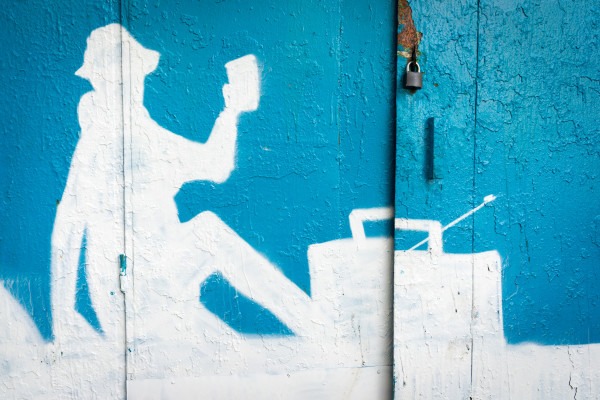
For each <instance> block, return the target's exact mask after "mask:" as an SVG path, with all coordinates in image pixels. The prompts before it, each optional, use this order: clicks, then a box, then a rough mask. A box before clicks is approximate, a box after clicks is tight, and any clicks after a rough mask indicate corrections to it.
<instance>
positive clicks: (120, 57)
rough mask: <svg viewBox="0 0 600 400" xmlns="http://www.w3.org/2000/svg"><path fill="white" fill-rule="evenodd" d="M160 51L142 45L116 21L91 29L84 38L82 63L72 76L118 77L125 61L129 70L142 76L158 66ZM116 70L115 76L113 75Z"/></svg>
mask: <svg viewBox="0 0 600 400" xmlns="http://www.w3.org/2000/svg"><path fill="white" fill-rule="evenodd" d="M159 58H160V54H159V53H158V52H156V51H154V50H149V49H147V48H145V47H144V46H142V45H141V44H140V43H139V42H138V41H137V40H135V39H134V38H133V36H131V34H130V33H129V32H128V31H127V30H126V29H125V28H123V27H122V26H121V25H119V24H110V25H106V26H103V27H101V28H98V29H95V30H94V31H92V33H91V34H90V36H89V37H88V39H87V48H86V50H85V54H84V57H83V60H84V61H83V65H82V66H81V68H79V69H78V70H77V71H76V72H75V75H77V76H79V77H81V78H85V79H88V80H90V81H93V80H94V79H97V78H101V79H106V80H108V79H111V78H112V79H117V78H118V79H119V80H120V75H121V68H122V67H124V66H126V65H127V64H129V66H128V67H129V68H127V70H128V71H130V73H132V74H134V73H141V74H143V75H144V76H146V75H148V74H150V73H151V72H153V71H154V70H155V69H156V67H157V66H158V60H159ZM117 72H118V76H113V75H114V74H115V73H117Z"/></svg>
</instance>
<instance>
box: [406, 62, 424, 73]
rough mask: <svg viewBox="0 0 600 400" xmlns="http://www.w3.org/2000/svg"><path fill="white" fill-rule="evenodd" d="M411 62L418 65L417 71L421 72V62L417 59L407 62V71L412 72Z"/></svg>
mask: <svg viewBox="0 0 600 400" xmlns="http://www.w3.org/2000/svg"><path fill="white" fill-rule="evenodd" d="M411 64H415V65H416V66H417V73H421V67H420V66H419V63H418V62H416V61H412V60H411V61H409V62H408V63H406V72H410V65H411Z"/></svg>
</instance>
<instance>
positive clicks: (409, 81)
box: [404, 61, 423, 90]
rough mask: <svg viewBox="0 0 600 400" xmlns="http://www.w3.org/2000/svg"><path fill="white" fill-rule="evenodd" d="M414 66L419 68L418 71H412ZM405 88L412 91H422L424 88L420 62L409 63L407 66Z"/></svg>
mask: <svg viewBox="0 0 600 400" xmlns="http://www.w3.org/2000/svg"><path fill="white" fill-rule="evenodd" d="M413 64H414V65H416V66H417V70H416V71H412V70H411V65H413ZM404 86H405V87H406V88H407V89H410V90H416V89H421V88H422V87H423V74H422V73H421V67H419V63H418V62H416V61H409V62H408V64H406V81H405V85H404Z"/></svg>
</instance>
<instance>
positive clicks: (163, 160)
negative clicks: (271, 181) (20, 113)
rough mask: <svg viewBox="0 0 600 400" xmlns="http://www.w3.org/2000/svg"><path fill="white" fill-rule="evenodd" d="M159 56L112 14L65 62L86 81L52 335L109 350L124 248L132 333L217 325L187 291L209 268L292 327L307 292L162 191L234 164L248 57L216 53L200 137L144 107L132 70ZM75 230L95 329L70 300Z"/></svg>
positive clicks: (253, 71)
mask: <svg viewBox="0 0 600 400" xmlns="http://www.w3.org/2000/svg"><path fill="white" fill-rule="evenodd" d="M159 57H160V55H159V53H157V52H155V51H152V50H149V49H146V48H144V47H143V46H142V45H141V44H139V43H138V42H137V41H136V40H135V39H134V38H133V37H132V36H131V35H130V34H129V33H128V32H127V31H126V30H125V29H124V28H122V27H121V26H120V25H118V24H112V25H108V26H105V27H102V28H99V29H96V30H95V31H93V32H92V33H91V35H90V36H89V38H88V40H87V49H86V51H85V56H84V64H83V66H82V67H81V68H80V69H79V70H78V71H77V72H76V74H77V75H78V76H80V77H82V78H85V79H87V80H89V81H90V82H91V84H92V86H93V89H94V90H93V91H91V92H89V93H87V94H85V95H84V96H83V97H82V98H81V101H80V103H79V107H78V115H79V123H80V126H81V137H80V139H79V142H78V144H77V148H76V150H75V153H74V155H73V159H72V163H71V168H70V171H69V175H68V179H67V184H66V188H65V191H64V193H63V196H62V199H61V202H60V205H59V206H58V211H57V215H56V221H55V225H54V230H53V234H52V296H51V297H52V310H53V327H54V334H55V338H56V342H57V343H59V344H60V343H62V344H64V345H65V346H68V343H70V342H72V341H74V340H75V341H76V340H79V341H80V342H84V341H86V340H88V339H89V338H90V337H96V338H100V339H97V340H100V341H101V342H102V343H104V344H106V345H107V346H109V347H110V348H114V349H115V351H119V349H122V347H123V343H124V331H125V326H124V320H125V315H124V299H123V297H122V294H121V292H120V290H119V289H120V281H119V264H118V259H119V255H120V254H125V253H127V257H129V259H131V260H133V265H134V266H133V271H130V274H132V275H133V277H134V281H133V282H134V283H133V290H132V292H131V294H128V296H127V301H128V302H129V301H131V302H133V303H132V304H133V308H132V310H133V314H134V315H133V316H131V315H128V316H127V318H128V319H129V318H133V321H134V324H135V329H136V332H135V337H136V338H140V340H141V341H146V342H149V341H151V339H152V338H162V339H164V340H165V341H167V340H170V341H173V340H175V341H177V340H178V339H177V335H180V336H181V335H182V332H184V334H186V335H188V336H189V335H193V334H196V335H199V334H200V331H201V330H204V329H206V328H207V327H209V328H210V327H214V328H219V327H221V326H222V325H219V324H220V322H218V321H216V317H214V316H213V315H210V313H208V312H207V311H206V310H205V309H204V308H203V307H202V305H201V304H200V302H199V288H200V284H201V283H202V282H203V281H204V280H205V279H206V278H207V277H208V276H210V275H211V274H212V273H214V272H219V273H221V274H222V275H223V276H224V277H225V278H226V279H227V280H228V281H229V282H230V283H231V284H232V285H233V286H234V287H236V289H237V290H239V291H240V292H242V293H243V294H245V295H246V296H248V297H250V298H252V299H254V300H255V301H256V302H257V303H259V304H261V305H262V306H264V307H265V308H267V309H269V310H270V311H271V312H273V313H274V314H275V315H276V316H277V317H278V318H280V319H281V320H282V322H283V323H284V324H286V325H287V326H288V327H290V328H291V329H292V330H293V331H294V332H295V333H298V334H302V330H303V329H309V328H308V327H307V325H306V324H304V323H303V322H302V320H303V319H306V318H307V317H309V314H310V313H311V312H312V311H311V310H313V306H312V305H311V302H310V298H309V297H308V296H307V295H306V294H305V293H304V292H303V291H302V290H300V289H299V288H298V287H297V286H296V285H295V284H293V282H291V281H290V280H289V279H287V278H286V277H285V276H284V275H283V274H282V273H281V272H280V271H279V270H278V269H277V268H276V267H275V266H273V265H272V264H271V263H269V261H268V260H267V259H266V258H265V257H264V256H262V255H261V254H259V253H258V252H256V251H255V250H254V249H253V248H252V247H251V246H250V245H248V243H246V242H245V241H244V240H243V239H241V238H240V237H239V236H238V235H237V234H236V233H235V232H234V231H233V230H232V229H231V228H230V227H228V226H227V225H226V224H225V223H224V222H223V221H222V220H221V219H220V218H219V217H218V216H217V215H215V214H214V213H212V212H208V211H207V212H203V213H201V214H199V215H198V216H196V217H195V218H194V219H192V220H191V221H189V222H186V223H181V222H180V221H179V219H178V214H177V207H176V204H175V201H174V196H175V195H176V193H177V192H178V190H179V189H180V188H181V186H182V185H183V184H184V183H185V182H187V181H192V180H208V181H212V182H216V183H221V182H224V181H225V180H226V179H227V178H228V177H229V175H230V174H231V172H232V171H233V170H234V168H235V154H236V140H237V124H238V119H239V116H240V114H241V113H244V112H251V111H254V110H256V109H257V107H258V104H259V97H260V91H259V75H258V67H257V63H256V59H255V57H254V56H253V55H247V56H244V57H242V58H239V59H237V60H234V61H231V62H229V63H227V64H226V65H225V67H226V69H227V75H228V78H229V83H228V84H225V85H224V86H223V96H224V100H225V107H224V109H223V111H221V113H220V114H219V116H218V118H217V120H216V121H215V124H214V127H213V129H212V132H211V135H210V137H209V139H208V141H207V142H206V143H198V142H194V141H190V140H187V139H185V138H183V137H181V136H179V135H176V134H174V133H172V132H169V131H167V130H166V129H164V128H162V127H161V126H159V125H158V124H157V123H156V122H155V121H154V120H152V118H151V117H150V115H149V113H148V111H147V110H146V108H145V107H144V104H143V100H144V80H145V78H146V76H147V75H148V74H150V73H151V72H152V71H154V70H155V69H156V67H157V65H158V61H159ZM124 154H125V158H124ZM124 160H125V161H126V162H125V163H124ZM124 176H125V177H127V176H129V177H130V179H125V180H124ZM124 188H125V189H124ZM124 190H125V192H124ZM124 199H125V203H126V204H127V206H126V207H130V209H128V210H127V212H129V211H132V216H133V221H132V228H131V229H132V230H131V235H132V243H133V248H132V249H127V251H125V248H124V247H125V245H124V241H123V237H124V233H125V230H126V228H125V224H124V216H125V215H126V212H125V211H126V210H125V209H124ZM127 229H129V228H127ZM84 237H85V244H86V246H85V257H84V258H85V260H84V262H85V265H86V276H87V284H88V287H89V293H90V298H91V303H92V306H93V308H94V310H95V312H96V314H97V318H98V322H99V325H100V327H99V329H97V330H94V329H92V328H91V327H90V325H89V324H88V323H87V321H85V320H84V319H83V317H82V316H81V315H80V314H79V313H77V312H76V311H75V297H76V281H77V269H78V264H79V263H80V262H81V260H82V256H81V254H82V253H81V252H82V251H84V250H83V249H82V241H83V238H84ZM98 331H100V332H101V333H99V332H98ZM162 339H161V340H162Z"/></svg>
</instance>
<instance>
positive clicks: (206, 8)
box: [0, 1, 395, 339]
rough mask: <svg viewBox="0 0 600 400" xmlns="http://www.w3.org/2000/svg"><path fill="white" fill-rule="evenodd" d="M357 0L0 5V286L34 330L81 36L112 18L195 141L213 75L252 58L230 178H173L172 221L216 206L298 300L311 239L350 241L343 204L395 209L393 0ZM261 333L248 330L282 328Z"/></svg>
mask: <svg viewBox="0 0 600 400" xmlns="http://www.w3.org/2000/svg"><path fill="white" fill-rule="evenodd" d="M370 3H371V2H368V1H353V2H334V1H331V2H319V1H309V2H282V3H273V4H267V3H266V2H260V4H254V5H250V3H248V2H243V1H226V2H210V3H209V2H196V1H179V2H160V1H149V2H145V3H142V2H134V1H132V2H129V1H123V2H108V1H95V2H94V1H85V2H76V3H73V4H70V3H69V4H68V5H66V4H65V5H64V6H62V7H47V5H45V4H43V3H41V2H35V1H26V2H20V3H18V4H14V5H12V6H11V7H7V8H4V9H3V10H1V11H0V21H1V22H0V33H1V34H0V36H1V38H0V41H1V46H0V47H1V48H0V51H1V52H2V53H1V57H0V62H1V64H0V69H1V70H2V74H1V76H0V91H1V92H2V93H3V94H4V95H3V96H2V98H1V99H0V102H1V109H2V110H3V115H2V121H1V122H0V127H1V129H2V137H3V139H2V142H1V143H0V146H2V148H1V150H0V157H2V163H1V165H2V168H1V171H2V172H1V174H0V179H1V181H0V183H1V184H0V188H1V192H0V198H1V200H0V201H1V203H2V207H1V213H2V221H3V222H2V225H1V226H2V228H1V229H0V278H1V279H4V280H5V281H6V285H7V287H8V288H9V289H10V291H11V292H12V293H13V294H14V295H15V296H16V297H17V298H18V299H19V301H20V302H21V304H23V305H24V306H25V307H26V309H27V310H28V311H29V313H30V314H31V315H32V316H33V318H34V320H35V322H36V324H37V326H38V327H39V329H40V331H41V332H42V334H43V336H44V337H46V338H47V339H49V338H51V337H52V332H51V312H50V308H49V291H50V287H49V262H50V235H51V233H52V226H53V222H54V216H55V213H56V205H57V201H58V200H59V199H60V198H61V195H62V192H63V189H64V185H65V182H66V178H67V174H68V170H69V165H70V157H71V155H72V153H73V151H74V148H75V145H76V143H77V139H78V135H79V129H80V128H79V126H78V122H77V104H78V102H79V99H80V97H81V96H82V95H83V94H84V93H85V92H87V91H89V90H90V89H91V87H90V85H89V83H88V82H87V81H85V80H82V79H80V78H78V77H76V76H75V75H73V73H74V72H75V71H76V70H77V69H78V68H79V67H80V66H81V64H82V62H83V53H84V50H85V46H86V38H87V36H88V35H89V34H90V32H91V31H92V30H94V29H96V28H98V27H100V26H104V25H106V24H108V23H110V22H120V23H122V24H123V26H125V27H126V28H127V29H128V30H129V31H130V32H131V34H132V35H133V36H134V37H135V38H136V40H138V41H139V42H140V43H141V44H142V45H144V46H145V47H147V48H150V49H153V50H156V51H158V52H160V53H161V60H160V64H159V66H158V68H157V70H156V71H155V72H154V73H153V74H152V75H151V76H149V77H148V78H147V80H146V96H145V106H146V108H147V109H148V110H149V111H150V114H151V117H152V118H153V119H154V120H155V121H157V122H158V123H159V124H160V125H161V126H163V127H165V128H166V129H168V130H170V131H172V132H174V133H177V134H180V135H182V136H184V137H186V138H190V139H193V140H197V141H201V142H202V141H205V140H206V139H207V138H208V135H209V133H210V127H212V125H213V123H214V120H215V118H216V116H217V115H218V113H219V111H220V110H221V109H222V107H223V104H222V101H223V100H222V94H221V87H222V85H223V83H224V82H225V81H226V79H227V77H226V75H225V70H224V68H223V67H222V66H223V65H224V64H225V63H226V62H227V61H230V60H232V59H235V58H237V57H240V56H242V55H245V54H248V53H252V54H255V55H256V57H257V58H258V60H259V63H260V64H261V65H260V67H261V68H262V72H261V76H262V82H261V84H262V97H261V105H260V107H259V109H258V111H257V112H255V113H251V114H247V115H245V116H243V117H242V121H241V123H240V125H239V131H240V135H239V139H238V151H237V169H236V170H235V171H234V172H233V174H232V176H231V177H230V179H229V180H228V181H227V182H226V183H225V184H223V185H218V186H217V185H213V184H210V183H207V182H189V183H187V184H186V185H184V187H183V188H182V190H181V192H180V193H179V194H178V195H177V196H176V201H177V204H178V207H179V216H180V219H181V221H187V220H189V219H191V218H192V217H194V216H195V215H196V214H198V213H199V212H201V211H204V210H211V211H213V212H215V213H216V214H218V215H219V217H220V218H222V219H223V220H224V221H225V222H226V223H227V224H228V225H229V226H231V227H232V228H233V229H234V230H235V231H236V232H238V233H239V234H240V235H241V236H242V238H243V239H245V240H246V241H247V242H248V243H250V244H251V245H252V246H253V247H254V248H256V249H257V250H258V251H260V252H262V253H263V254H265V255H266V256H267V257H268V258H269V259H270V260H271V261H272V262H274V263H275V264H276V265H277V266H278V267H279V268H281V270H282V271H283V272H284V273H285V274H286V275H287V276H288V277H289V278H290V279H291V280H293V281H294V282H295V283H296V284H298V285H299V286H300V287H301V288H302V289H303V290H305V291H306V292H307V293H310V285H309V275H308V262H307V257H306V251H307V247H308V245H310V244H313V243H319V242H325V241H328V240H333V239H337V238H341V237H348V236H350V229H349V226H348V222H347V221H348V214H349V213H350V211H351V210H352V209H354V208H358V207H376V206H384V205H391V204H392V203H393V185H392V184H391V182H392V181H393V173H394V167H393V164H394V158H393V152H394V140H395V139H394V134H393V130H394V128H393V127H394V124H395V120H394V106H393V99H394V88H395V69H394V68H395V55H394V48H395V39H394V32H395V4H393V3H389V4H385V3H381V4H370ZM389 229H390V227H389V226H387V227H379V228H377V227H376V228H375V229H374V234H377V233H381V231H382V230H385V231H386V232H385V233H388V234H389V233H390V230H389ZM81 287H84V282H83V281H81ZM205 289H206V288H205ZM217 292H218V293H217V294H215V296H216V297H218V296H221V298H222V299H224V300H223V301H222V302H220V303H218V304H217V306H218V307H221V308H224V307H225V308H226V307H228V306H227V304H231V302H230V301H229V299H228V298H227V293H229V292H228V291H227V288H226V287H223V288H222V290H220V291H217ZM81 293H82V294H81V296H80V300H81V303H82V304H80V308H79V310H80V311H81V310H83V311H81V312H82V313H83V314H86V316H87V318H88V320H89V321H91V320H93V309H91V310H90V309H89V307H88V308H86V307H85V304H84V303H85V301H84V300H85V293H84V292H81ZM205 293H207V291H206V290H205ZM199 294H200V288H199ZM207 296H209V299H207V300H206V301H207V302H209V303H210V302H211V301H212V303H210V304H212V305H213V306H214V304H215V301H214V300H215V299H214V298H213V299H212V300H210V290H209V291H208V294H207ZM223 296H225V297H223ZM78 299H79V298H78ZM205 304H206V303H205ZM219 304H220V305H219ZM85 310H88V311H85ZM217 312H219V311H217ZM220 312H221V313H222V314H223V315H225V314H226V312H227V310H225V309H223V310H221V311H220ZM266 320H269V319H268V318H267V319H266ZM241 321H242V322H239V321H237V322H236V321H230V322H231V323H232V324H234V325H235V324H238V323H242V324H243V321H245V319H243V320H241ZM269 321H270V320H269ZM267 325H268V326H266V325H265V327H264V329H263V330H259V331H258V333H269V332H270V330H272V329H280V327H279V326H278V325H277V322H276V321H275V322H273V323H272V324H271V325H269V324H267ZM240 329H245V328H243V327H241V328H240ZM247 329H250V330H252V329H255V330H256V329H257V328H256V327H254V328H252V327H250V328H247ZM280 331H281V330H280ZM281 332H282V333H285V329H284V330H283V331H281Z"/></svg>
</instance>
